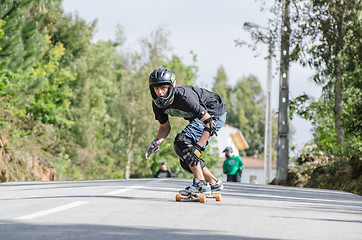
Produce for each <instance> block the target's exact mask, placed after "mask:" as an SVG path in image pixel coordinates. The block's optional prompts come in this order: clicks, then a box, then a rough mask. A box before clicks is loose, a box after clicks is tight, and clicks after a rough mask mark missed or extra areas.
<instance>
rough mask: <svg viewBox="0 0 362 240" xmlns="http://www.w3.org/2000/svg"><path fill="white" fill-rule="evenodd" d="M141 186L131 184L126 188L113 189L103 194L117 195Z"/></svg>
mask: <svg viewBox="0 0 362 240" xmlns="http://www.w3.org/2000/svg"><path fill="white" fill-rule="evenodd" d="M142 187H143V186H131V187H128V188H123V189H119V190H115V191H112V192H109V193H105V194H104V195H118V194H120V193H124V192H128V191H130V190H133V189H137V188H142Z"/></svg>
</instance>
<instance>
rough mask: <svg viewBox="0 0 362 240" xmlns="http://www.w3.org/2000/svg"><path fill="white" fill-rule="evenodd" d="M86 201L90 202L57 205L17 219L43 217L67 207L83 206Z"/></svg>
mask: <svg viewBox="0 0 362 240" xmlns="http://www.w3.org/2000/svg"><path fill="white" fill-rule="evenodd" d="M86 203H88V202H86V201H77V202H73V203H69V204H66V205H63V206H59V207H56V208H51V209H48V210H44V211H40V212H36V213H33V214H30V215H25V216H22V217H17V218H15V219H16V220H29V219H34V218H37V217H42V216H45V215H49V214H52V213H56V212H61V211H64V210H67V209H70V208H74V207H78V206H81V205H83V204H86Z"/></svg>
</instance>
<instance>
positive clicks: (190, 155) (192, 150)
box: [183, 144, 205, 166]
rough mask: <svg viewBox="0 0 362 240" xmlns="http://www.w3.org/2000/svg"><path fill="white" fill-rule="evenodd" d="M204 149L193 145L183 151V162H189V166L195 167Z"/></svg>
mask: <svg viewBox="0 0 362 240" xmlns="http://www.w3.org/2000/svg"><path fill="white" fill-rule="evenodd" d="M204 150H205V148H203V147H201V146H199V145H198V144H195V146H191V147H189V148H187V149H185V150H183V152H184V156H183V158H184V160H186V161H187V162H190V164H191V166H197V164H198V162H199V161H200V156H201V152H202V151H204Z"/></svg>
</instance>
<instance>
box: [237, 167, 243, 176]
mask: <svg viewBox="0 0 362 240" xmlns="http://www.w3.org/2000/svg"><path fill="white" fill-rule="evenodd" d="M238 172H239V175H240V176H241V174H242V173H243V169H242V168H239V171H238Z"/></svg>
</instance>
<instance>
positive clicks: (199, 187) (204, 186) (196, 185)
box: [185, 178, 211, 195]
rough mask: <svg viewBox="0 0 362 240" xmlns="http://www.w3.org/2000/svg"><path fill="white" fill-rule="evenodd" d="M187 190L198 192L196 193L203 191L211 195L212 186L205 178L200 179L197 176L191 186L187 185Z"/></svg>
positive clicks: (202, 192)
mask: <svg viewBox="0 0 362 240" xmlns="http://www.w3.org/2000/svg"><path fill="white" fill-rule="evenodd" d="M185 191H187V192H188V193H196V194H198V193H201V194H205V195H210V194H211V187H210V184H209V183H208V182H206V181H205V180H201V181H199V180H197V179H196V178H194V181H193V184H192V185H191V186H188V187H186V188H185Z"/></svg>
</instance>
